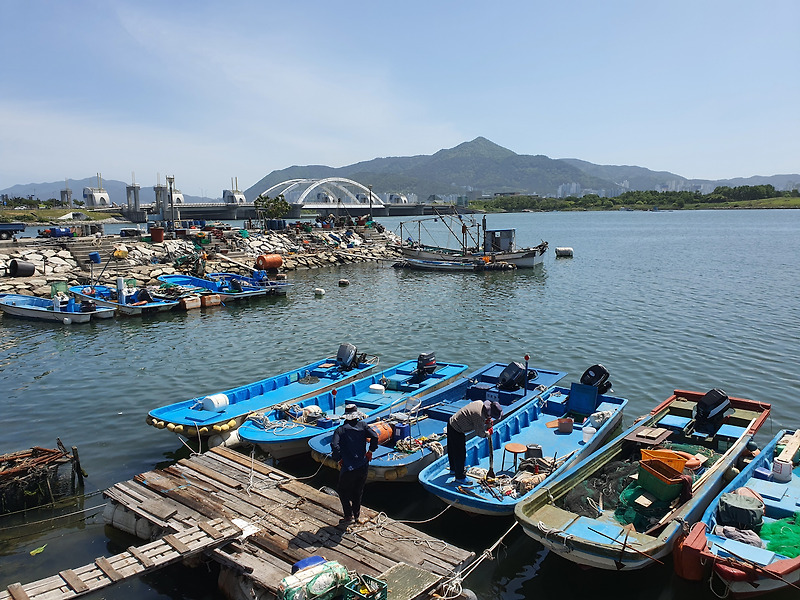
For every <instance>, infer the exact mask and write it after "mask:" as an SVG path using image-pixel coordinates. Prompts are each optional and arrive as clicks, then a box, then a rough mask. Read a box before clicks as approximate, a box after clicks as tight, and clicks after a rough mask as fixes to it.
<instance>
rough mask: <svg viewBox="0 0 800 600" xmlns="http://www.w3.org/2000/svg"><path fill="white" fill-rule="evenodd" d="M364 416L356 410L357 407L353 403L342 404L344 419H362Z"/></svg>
mask: <svg viewBox="0 0 800 600" xmlns="http://www.w3.org/2000/svg"><path fill="white" fill-rule="evenodd" d="M364 417H366V415H365V414H364V413H362V412H361V411H360V410H358V407H357V406H356V405H355V404H345V405H344V420H345V421H357V420H358V419H363V418H364Z"/></svg>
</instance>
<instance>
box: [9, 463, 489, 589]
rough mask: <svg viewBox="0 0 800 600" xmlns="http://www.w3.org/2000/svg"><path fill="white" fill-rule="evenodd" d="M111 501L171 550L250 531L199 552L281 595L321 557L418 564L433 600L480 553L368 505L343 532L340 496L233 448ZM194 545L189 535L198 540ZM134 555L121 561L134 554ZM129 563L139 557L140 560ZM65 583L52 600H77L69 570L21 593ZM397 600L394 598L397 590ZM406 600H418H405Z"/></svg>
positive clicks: (149, 475)
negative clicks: (301, 569)
mask: <svg viewBox="0 0 800 600" xmlns="http://www.w3.org/2000/svg"><path fill="white" fill-rule="evenodd" d="M105 495H106V497H107V498H109V500H110V501H111V502H115V503H117V504H119V505H122V506H124V507H125V508H126V509H127V510H129V511H132V512H133V513H135V514H136V515H137V516H138V517H141V518H144V519H146V520H147V521H149V522H150V523H151V524H152V525H153V526H155V527H156V528H159V529H160V531H161V532H162V533H163V534H171V533H172V534H173V536H174V538H173V536H170V535H167V536H166V538H162V539H161V540H157V541H156V542H152V544H167V545H168V546H169V543H170V541H174V539H177V540H178V541H179V542H182V543H184V544H186V545H187V546H188V547H189V549H190V550H191V549H192V548H193V546H192V544H191V543H187V542H186V541H185V540H184V539H183V538H184V537H185V536H186V535H187V534H188V532H193V534H192V535H195V536H199V535H201V534H204V535H207V534H206V533H205V530H206V529H207V527H208V526H207V525H206V523H207V522H210V523H212V524H214V523H227V524H231V523H235V524H236V525H237V526H239V527H240V528H242V529H243V530H244V533H245V536H247V537H246V538H245V539H243V540H241V541H230V540H231V539H232V538H233V537H238V536H234V535H228V537H226V538H225V539H224V540H223V539H221V538H220V539H219V540H216V541H217V542H218V543H216V544H211V543H209V544H208V546H207V547H205V548H201V549H198V550H197V551H205V552H206V554H207V555H208V556H210V557H211V558H213V559H214V560H216V561H217V562H219V563H220V564H221V565H222V566H223V567H224V568H228V569H230V570H231V571H232V572H234V573H236V574H238V576H239V577H244V578H245V579H246V580H247V583H249V584H250V585H251V586H253V587H254V589H259V588H261V589H263V590H265V591H267V592H269V593H271V594H275V593H276V592H277V588H278V585H279V584H280V581H281V579H283V578H284V577H285V576H287V575H289V574H290V573H291V568H292V565H293V564H294V563H295V562H297V561H299V560H301V559H304V558H307V557H309V556H312V555H320V556H323V557H324V558H325V559H326V560H335V561H338V562H339V563H341V564H342V565H344V566H345V567H347V568H348V569H350V570H355V571H357V572H358V573H359V574H362V575H363V574H367V575H371V576H373V577H377V578H380V576H381V575H382V574H385V573H387V572H390V573H391V572H396V571H397V569H398V565H403V564H407V565H410V566H411V568H414V569H415V570H416V571H417V572H419V573H427V574H429V576H428V577H425V578H423V579H425V581H426V583H425V587H424V589H418V590H416V592H417V595H416V597H423V596H426V595H427V592H428V591H429V590H431V589H434V588H435V587H436V586H437V585H438V584H439V583H440V582H442V581H444V580H445V579H446V578H447V577H448V576H450V575H452V574H454V573H456V572H459V571H461V570H462V569H463V568H464V567H465V566H467V565H468V564H470V563H471V562H472V561H473V560H474V559H475V554H474V553H473V552H469V551H467V550H463V549H461V548H457V547H455V546H452V545H450V544H448V543H446V542H444V541H442V540H439V539H437V538H435V537H432V536H428V535H426V534H424V533H421V532H420V531H418V530H416V529H414V528H412V527H410V526H408V525H405V524H403V523H399V522H396V521H393V520H391V519H388V518H386V517H385V515H381V514H379V513H377V512H376V511H374V510H372V509H369V508H367V507H362V517H368V518H369V519H370V521H369V522H368V523H366V524H365V525H360V526H351V528H350V529H348V530H344V529H342V528H340V527H339V526H338V523H339V518H340V516H341V505H340V503H339V499H338V498H336V497H335V496H331V495H328V494H325V493H323V492H321V491H319V490H317V489H315V488H313V487H311V486H308V485H306V484H304V483H302V482H301V481H299V480H297V479H296V478H294V477H292V476H291V475H288V474H286V473H284V472H282V471H279V470H278V469H275V468H274V467H271V466H269V465H266V464H264V463H261V462H258V461H251V459H250V457H248V456H246V455H243V454H240V453H239V452H236V451H234V450H230V449H227V448H214V449H212V450H209V451H208V452H206V453H205V454H202V455H196V456H193V457H192V458H190V459H184V460H181V461H179V462H178V463H177V464H175V465H173V466H170V467H168V468H166V469H159V470H154V471H148V472H146V473H142V474H140V475H137V476H136V477H135V478H134V479H133V480H131V481H126V482H121V483H117V484H116V485H114V486H112V487H111V488H109V489H108V490H106V492H105ZM215 527H216V528H217V529H219V528H220V527H219V526H218V525H217V526H215ZM231 527H233V525H231ZM198 531H199V533H198ZM193 539H194V538H192V537H189V542H191V541H192V540H193ZM194 543H195V544H196V542H194ZM147 546H149V544H146V545H145V546H140V547H139V548H138V550H139V551H141V550H142V549H143V548H146V547H147ZM170 549H171V550H168V551H167V553H169V552H170V551H171V552H172V554H170V557H171V558H172V559H174V560H178V559H179V558H181V555H180V554H179V553H178V552H177V551H176V550H175V546H170ZM131 550H132V549H129V550H128V552H127V553H122V555H125V554H131V556H133V555H132V553H131ZM122 555H119V556H122ZM112 559H116V557H112V558H111V559H108V562H109V563H110V565H111V566H112V567H113V569H114V570H116V571H117V572H118V573H119V574H121V575H123V576H130V575H133V574H137V573H133V572H130V573H128V572H127V571H124V570H123V569H124V568H127V566H128V563H127V562H123V563H115V562H114V560H112ZM151 559H152V557H151ZM126 560H129V561H132V560H135V556H133V558H130V557H128V558H127V559H126ZM174 560H173V562H174ZM101 562H102V561H101ZM165 564H166V563H165ZM154 566H155V565H154ZM158 566H162V565H158ZM131 568H132V567H131ZM139 568H140V569H142V571H139V572H143V570H144V567H142V566H140V567H139ZM82 569H94V571H97V572H98V573H101V574H102V576H104V577H106V578H107V579H109V580H110V579H111V577H110V576H109V575H107V574H106V573H105V571H104V570H103V568H102V567H101V566H98V565H97V564H95V565H89V566H88V567H83V568H82ZM78 571H80V572H81V573H83V572H84V571H83V570H81V569H79V570H76V571H75V572H76V573H78ZM94 571H93V572H94ZM67 577H69V575H67ZM98 578H100V576H99V575H98ZM50 580H53V582H51V583H50V584H44V583H43V582H45V581H50ZM56 580H58V581H56ZM420 580H422V579H420ZM59 581H60V583H59V586H58V588H59V589H61V590H63V594H61V595H57V594H48V596H47V600H58V599H59V598H72V597H75V596H76V595H77V594H76V590H75V589H74V588H73V587H70V585H69V582H68V581H67V580H66V578H65V577H64V576H63V573H62V574H60V575H59V576H56V577H54V578H48V579H46V580H41V581H40V582H36V583H32V584H28V585H25V586H22V588H23V589H24V591H25V593H26V594H27V597H28V598H31V600H35V599H36V598H37V596H36V595H31V591H34V592H35V590H38V589H40V588H42V587H43V586H44V585H49V586H50V589H53V586H54V583H58V582H59ZM75 583H76V584H77V582H75ZM77 585H78V587H80V585H79V584H77ZM88 585H89V584H88V583H87V586H88ZM106 585H107V583H106ZM11 587H13V586H9V588H11ZM100 587H102V586H100ZM91 589H97V588H91ZM17 591H19V588H17ZM9 597H13V598H14V600H18V599H19V598H25V596H17V595H14V593H12V592H11V591H10V590H9V593H5V594H4V593H0V600H5V598H9ZM389 597H390V599H391V598H392V594H391V593H390V595H389ZM404 597H407V598H413V597H415V596H414V595H413V594H411V595H409V594H405V595H404Z"/></svg>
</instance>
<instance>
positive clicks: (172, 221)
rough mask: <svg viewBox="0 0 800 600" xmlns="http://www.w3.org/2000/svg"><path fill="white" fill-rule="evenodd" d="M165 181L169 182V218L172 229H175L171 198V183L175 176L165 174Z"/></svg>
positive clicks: (173, 207) (173, 206)
mask: <svg viewBox="0 0 800 600" xmlns="http://www.w3.org/2000/svg"><path fill="white" fill-rule="evenodd" d="M167 183H169V219H170V222H171V223H172V231H175V204H174V202H173V199H172V184H174V183H175V176H174V175H170V176H167Z"/></svg>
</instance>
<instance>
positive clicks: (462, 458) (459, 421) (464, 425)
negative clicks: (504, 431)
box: [447, 400, 503, 485]
mask: <svg viewBox="0 0 800 600" xmlns="http://www.w3.org/2000/svg"><path fill="white" fill-rule="evenodd" d="M502 417H503V407H502V406H501V405H500V403H499V402H492V401H490V400H475V401H473V402H470V403H469V404H467V405H466V406H464V407H462V408H461V410H459V411H458V412H457V413H455V414H454V415H453V416H452V417H450V420H448V421H447V458H448V460H449V461H450V471H451V472H452V473H453V475H455V478H456V479H455V481H456V483H457V484H459V485H464V484H466V483H468V481H467V469H466V462H467V434H469V433H472V432H473V431H474V432H475V433H476V434H478V435H479V436H480V437H486V436H489V435H491V434H492V425H493V424H494V422H495V421H497V420H499V419H501V418H502Z"/></svg>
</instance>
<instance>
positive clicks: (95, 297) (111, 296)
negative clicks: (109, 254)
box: [69, 285, 178, 316]
mask: <svg viewBox="0 0 800 600" xmlns="http://www.w3.org/2000/svg"><path fill="white" fill-rule="evenodd" d="M69 293H70V294H72V296H74V297H75V298H77V299H79V300H81V301H88V302H94V303H96V304H97V305H98V306H104V307H107V308H111V309H113V310H115V311H116V312H118V313H119V314H121V315H128V316H141V315H144V314H150V313H157V312H165V311H168V310H172V309H173V308H175V307H176V306H177V305H178V302H177V301H175V300H162V299H159V298H155V297H154V296H153V295H152V294H151V293H150V292H149V291H148V290H147V288H138V289H137V288H132V287H116V288H113V287H110V286H107V285H74V286H72V287H70V288H69Z"/></svg>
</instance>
